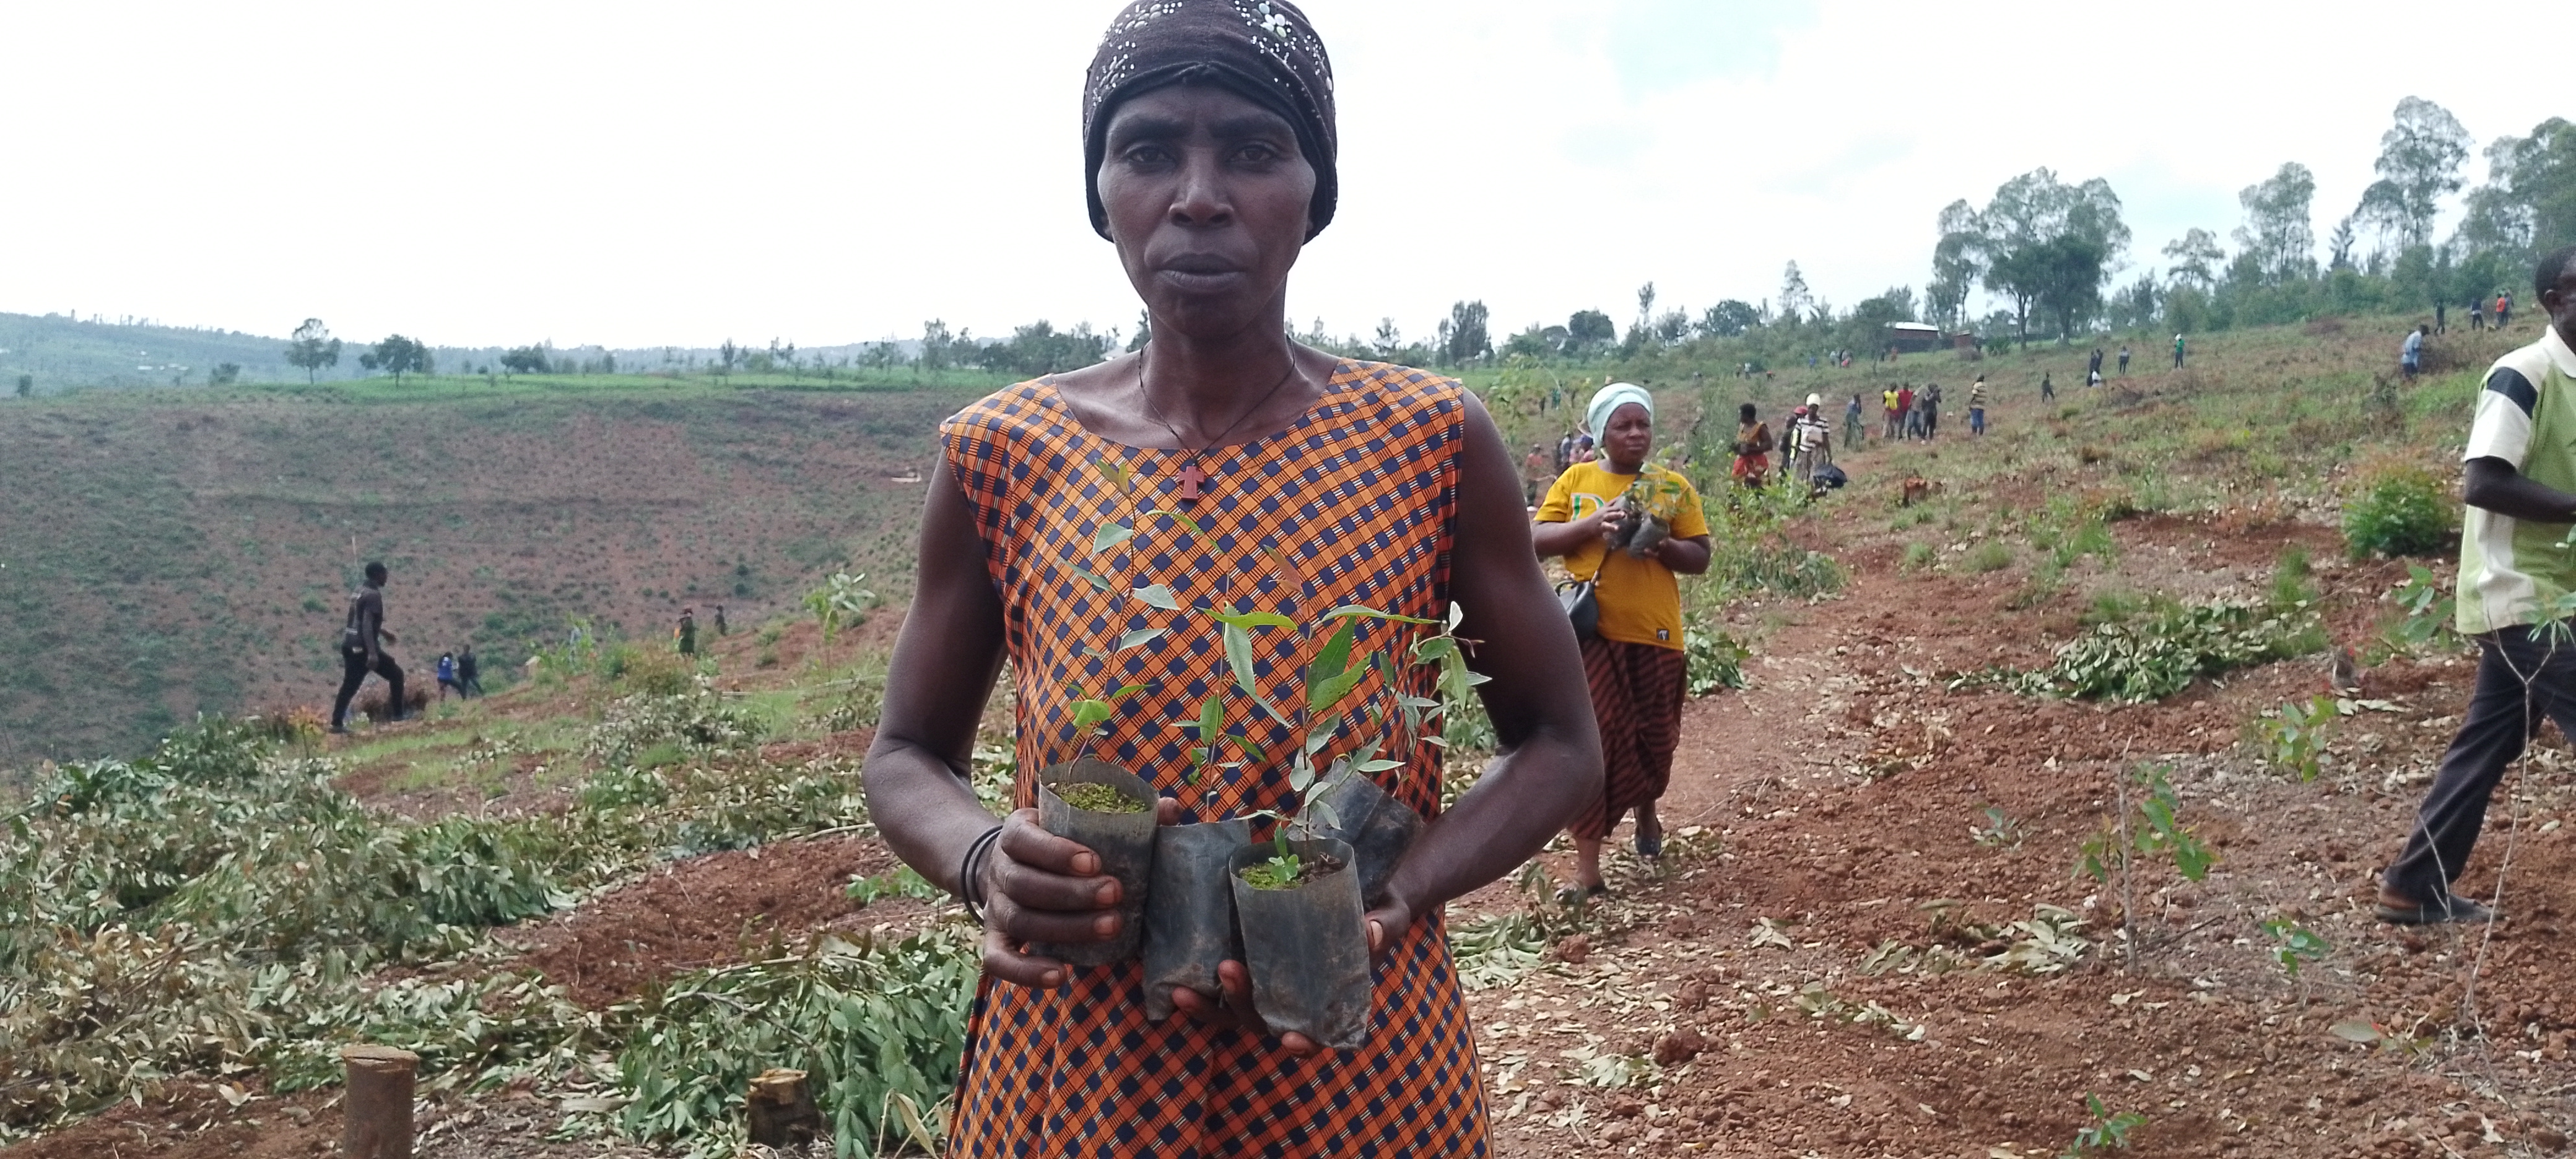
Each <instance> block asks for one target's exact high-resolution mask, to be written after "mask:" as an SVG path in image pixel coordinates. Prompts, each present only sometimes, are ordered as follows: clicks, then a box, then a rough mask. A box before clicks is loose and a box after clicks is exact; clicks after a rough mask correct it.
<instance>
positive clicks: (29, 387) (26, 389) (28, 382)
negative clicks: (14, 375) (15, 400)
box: [18, 374, 36, 398]
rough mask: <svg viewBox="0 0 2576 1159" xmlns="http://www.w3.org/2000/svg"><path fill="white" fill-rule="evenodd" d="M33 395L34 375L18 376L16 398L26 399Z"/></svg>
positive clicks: (34, 386) (34, 387)
mask: <svg viewBox="0 0 2576 1159" xmlns="http://www.w3.org/2000/svg"><path fill="white" fill-rule="evenodd" d="M35 393H36V376H35V375H32V374H21V375H19V376H18V397H20V398H27V397H30V396H32V395H34V394H35Z"/></svg>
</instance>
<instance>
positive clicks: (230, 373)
mask: <svg viewBox="0 0 2576 1159" xmlns="http://www.w3.org/2000/svg"><path fill="white" fill-rule="evenodd" d="M241 371H242V368H241V363H238V362H218V363H216V364H215V368H214V369H213V370H210V371H207V372H206V385H208V386H231V385H232V384H234V383H236V382H240V381H241Z"/></svg>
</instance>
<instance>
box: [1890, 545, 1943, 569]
mask: <svg viewBox="0 0 2576 1159" xmlns="http://www.w3.org/2000/svg"><path fill="white" fill-rule="evenodd" d="M1939 555H1940V553H1939V552H1936V551H1934V550H1932V545H1931V544H1928V543H1923V542H1920V541H1917V542H1913V543H1908V544H1906V545H1905V555H1904V557H1903V558H1900V559H1898V560H1897V561H1896V566H1897V568H1898V569H1899V570H1901V571H1921V570H1923V569H1924V568H1927V567H1930V566H1932V561H1933V560H1934V559H1936V558H1938V557H1939Z"/></svg>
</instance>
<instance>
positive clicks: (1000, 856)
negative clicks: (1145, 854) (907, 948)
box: [982, 797, 1181, 990]
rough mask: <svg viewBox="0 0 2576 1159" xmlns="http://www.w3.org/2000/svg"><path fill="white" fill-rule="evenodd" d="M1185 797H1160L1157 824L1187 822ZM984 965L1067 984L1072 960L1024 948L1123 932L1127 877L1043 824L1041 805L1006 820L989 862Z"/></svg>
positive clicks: (1013, 976) (1026, 981) (1030, 979)
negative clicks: (1123, 880) (1120, 909)
mask: <svg viewBox="0 0 2576 1159" xmlns="http://www.w3.org/2000/svg"><path fill="white" fill-rule="evenodd" d="M1180 815H1181V803H1180V802H1178V801H1175V800H1173V799H1171V798H1170V797H1159V798H1156V799H1155V802H1154V820H1155V822H1156V823H1157V824H1162V825H1174V824H1178V823H1179V822H1180ZM983 875H984V880H983V882H982V885H983V887H984V889H983V893H984V898H985V903H984V970H985V972H987V973H989V974H991V975H993V976H994V977H995V978H998V979H1001V980H1002V981H1005V982H1011V983H1015V984H1017V985H1021V986H1037V987H1041V988H1044V989H1050V990H1051V989H1054V988H1055V987H1058V986H1061V985H1064V963H1062V962H1059V961H1056V960H1055V959H1053V958H1042V957H1038V956H1036V955H1033V954H1027V953H1023V952H1022V950H1023V948H1024V947H1025V946H1026V945H1027V944H1028V943H1030V942H1053V943H1056V944H1058V945H1069V944H1073V943H1079V942H1105V941H1108V940H1110V939H1112V938H1115V937H1117V936H1118V926H1119V922H1120V920H1121V919H1120V917H1119V915H1118V913H1117V909H1118V902H1119V899H1120V897H1121V896H1122V894H1123V892H1124V887H1123V886H1122V885H1121V883H1120V882H1119V880H1118V879H1117V878H1115V877H1111V876H1109V875H1107V874H1104V873H1102V872H1100V855H1099V854H1098V853H1094V852H1092V851H1091V849H1090V848H1089V847H1088V846H1085V845H1083V844H1082V843H1080V842H1077V841H1071V840H1068V839H1066V838H1062V837H1058V836H1056V835H1055V834H1053V833H1049V832H1047V831H1046V830H1045V829H1044V828H1041V827H1040V826H1039V825H1038V811H1037V810H1035V809H1020V810H1017V811H1014V812H1013V813H1012V814H1011V815H1010V816H1008V817H1005V818H1003V819H1002V836H1001V838H1000V839H999V840H997V841H995V842H994V843H993V851H992V853H990V854H988V855H986V857H985V858H984V865H983Z"/></svg>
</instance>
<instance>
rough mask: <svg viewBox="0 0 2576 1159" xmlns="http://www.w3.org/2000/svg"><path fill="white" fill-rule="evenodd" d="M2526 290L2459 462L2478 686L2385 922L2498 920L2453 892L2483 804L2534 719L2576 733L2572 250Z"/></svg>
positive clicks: (2463, 583)
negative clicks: (2567, 605)
mask: <svg viewBox="0 0 2576 1159" xmlns="http://www.w3.org/2000/svg"><path fill="white" fill-rule="evenodd" d="M2532 288H2533V289H2534V290H2535V291H2537V292H2538V295H2539V298H2540V306H2541V309H2542V311H2543V312H2544V316H2545V317H2546V318H2547V319H2548V320H2549V324H2548V325H2547V326H2545V327H2543V328H2542V330H2541V335H2540V340H2539V341H2537V342H2534V343H2532V344H2531V345H2529V346H2525V347H2523V348H2521V349H2519V350H2516V351H2514V352H2512V353H2510V354H2507V355H2505V356H2504V357H2502V358H2499V359H2497V360H2496V361H2495V365H2494V366H2493V367H2492V368H2490V369H2489V370H2488V371H2487V377H2486V388H2485V389H2484V390H2481V391H2479V392H2478V404H2477V412H2476V417H2475V418H2474V419H2472V420H2471V422H2470V425H2469V444H2468V447H2467V448H2466V449H2465V450H2464V451H2463V452H2462V453H2461V457H2462V458H2463V460H2464V461H2465V463H2466V467H2465V470H2464V472H2463V474H2464V479H2463V482H2462V486H2461V497H2462V498H2463V499H2464V500H2465V501H2466V503H2467V506H2468V514H2467V519H2466V525H2465V526H2464V527H2463V528H2462V529H2461V534H2460V578H2459V586H2458V592H2459V597H2458V604H2457V617H2458V622H2457V624H2456V626H2457V627H2458V628H2459V630H2460V632H2461V634H2463V635H2466V636H2469V637H2470V638H2472V639H2475V640H2476V641H2477V642H2478V651H2479V660H2478V678H2477V686H2476V690H2475V691H2473V692H2471V693H2470V694H2469V704H2468V709H2467V711H2466V712H2464V713H2463V714H2462V716H2461V719H2460V729H2459V732H2458V733H2457V734H2456V735H2454V736H2453V737H2452V738H2451V747H2450V749H2449V750H2448V751H2446V752H2444V753H2443V754H2442V762H2441V764H2440V765H2439V766H2438V768H2437V771H2436V772H2435V774H2434V777H2433V787H2432V789H2431V791H2429V792H2428V793H2426V794H2425V797H2424V803H2423V806H2422V807H2421V808H2420V809H2418V810H2417V812H2416V816H2415V824H2414V827H2413V828H2411V829H2410V830H2408V832H2407V836H2406V847H2405V849H2404V851H2403V852H2401V853H2399V854H2398V856H2397V860H2396V861H2394V862H2392V863H2390V865H2389V866H2388V868H2387V870H2386V871H2385V872H2383V873H2382V874H2381V875H2380V880H2379V897H2378V899H2377V901H2378V904H2377V907H2376V909H2377V913H2378V916H2379V920H2381V921H2384V922H2389V923H2392V924H2397V925H2422V924H2426V923H2432V922H2482V921H2489V920H2492V919H2493V918H2494V917H2495V913H2494V911H2493V910H2492V909H2490V908H2489V907H2487V906H2484V905H2481V904H2479V903H2477V902H2475V901H2472V900H2470V899H2468V898H2464V897H2460V896H2457V895H2455V894H2453V893H2452V892H2451V886H2452V884H2453V883H2454V882H2457V881H2458V880H2459V878H2460V873H2461V871H2462V870H2463V869H2465V868H2467V866H2468V862H2469V855H2470V853H2471V852H2473V851H2474V850H2475V849H2476V848H2477V841H2478V832H2479V830H2480V829H2481V828H2483V827H2484V826H2485V824H2486V813H2487V802H2488V799H2489V798H2490V797H2491V796H2492V795H2493V794H2494V792H2495V788H2496V784H2497V782H2498V781H2500V780H2502V779H2503V777H2504V774H2505V770H2506V769H2507V768H2508V767H2510V766H2511V765H2512V764H2513V762H2514V761H2515V760H2516V759H2517V758H2519V757H2520V756H2522V751H2523V748H2524V746H2526V745H2528V744H2529V743H2530V741H2531V738H2532V737H2533V736H2534V735H2536V734H2537V733H2538V732H2539V731H2540V723H2541V721H2542V720H2544V719H2547V720H2554V721H2556V722H2558V728H2559V731H2561V732H2564V733H2567V734H2569V735H2576V646H2571V645H2569V643H2568V642H2567V640H2566V636H2565V629H2566V625H2567V622H2566V621H2563V620H2557V621H2553V617H2554V616H2556V615H2557V614H2558V613H2557V612H2556V611H2555V610H2554V609H2555V608H2556V607H2557V605H2558V604H2559V602H2560V601H2561V600H2563V599H2564V598H2565V597H2566V595H2567V594H2568V593H2569V592H2570V591H2576V557H2571V556H2570V555H2569V553H2568V552H2567V551H2566V550H2565V549H2564V548H2561V547H2559V546H2558V543H2559V540H2561V539H2562V538H2564V537H2565V535H2566V531H2567V525H2568V524H2571V523H2576V246H2569V247H2567V248H2565V249H2561V250H2557V251H2555V252H2553V253H2551V254H2550V255H2549V256H2548V257H2545V258H2542V259H2540V266H2539V268H2538V269H2537V270H2536V271H2534V273H2533V276H2532ZM2498 312H2499V313H2501V312H2502V308H2501V307H2499V308H2498Z"/></svg>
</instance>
